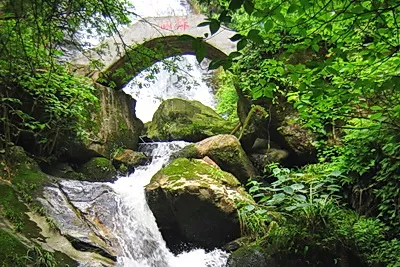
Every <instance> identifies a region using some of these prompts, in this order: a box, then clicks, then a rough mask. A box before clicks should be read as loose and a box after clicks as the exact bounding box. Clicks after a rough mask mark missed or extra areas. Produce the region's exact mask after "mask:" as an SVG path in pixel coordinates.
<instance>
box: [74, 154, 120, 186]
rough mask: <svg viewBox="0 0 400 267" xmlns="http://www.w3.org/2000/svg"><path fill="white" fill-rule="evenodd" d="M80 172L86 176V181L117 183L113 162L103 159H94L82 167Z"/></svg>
mask: <svg viewBox="0 0 400 267" xmlns="http://www.w3.org/2000/svg"><path fill="white" fill-rule="evenodd" d="M78 171H79V172H80V173H82V174H83V175H84V176H85V178H84V180H86V181H91V182H110V181H115V180H116V176H117V171H116V170H115V168H114V166H113V165H112V163H111V161H110V160H108V159H106V158H102V157H95V158H92V159H91V160H89V161H88V162H86V163H85V164H83V165H82V166H80V167H79V168H78Z"/></svg>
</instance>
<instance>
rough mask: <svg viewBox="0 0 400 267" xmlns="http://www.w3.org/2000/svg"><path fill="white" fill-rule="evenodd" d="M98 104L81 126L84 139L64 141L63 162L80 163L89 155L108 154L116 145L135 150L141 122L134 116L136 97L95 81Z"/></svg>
mask: <svg viewBox="0 0 400 267" xmlns="http://www.w3.org/2000/svg"><path fill="white" fill-rule="evenodd" d="M95 86H96V89H97V91H96V94H97V97H98V99H99V105H98V107H97V109H96V110H93V112H92V117H91V122H90V123H87V124H86V125H84V130H85V131H86V132H87V133H88V135H89V136H88V138H87V139H85V141H82V142H74V143H71V142H69V143H67V145H66V147H65V153H64V157H65V159H64V160H65V161H68V162H76V163H83V162H86V161H88V160H89V159H90V158H92V157H99V156H101V157H109V156H110V154H111V153H112V151H113V150H114V149H115V148H116V147H124V148H128V149H133V150H134V149H136V147H137V144H138V140H139V135H140V134H141V132H142V129H143V122H142V121H141V120H139V119H138V118H137V117H136V115H135V105H136V100H135V99H133V98H132V96H130V95H128V94H126V93H124V92H123V91H121V90H120V91H117V90H115V89H113V88H109V87H106V86H103V85H100V84H95Z"/></svg>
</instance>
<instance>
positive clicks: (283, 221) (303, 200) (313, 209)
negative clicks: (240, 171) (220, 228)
mask: <svg viewBox="0 0 400 267" xmlns="http://www.w3.org/2000/svg"><path fill="white" fill-rule="evenodd" d="M310 166H311V165H310ZM310 166H309V167H307V168H305V169H303V170H301V171H297V172H293V171H290V170H289V169H285V168H280V167H278V166H276V165H270V166H269V168H270V170H271V177H270V178H269V179H270V185H268V186H265V185H262V183H261V182H258V181H250V182H249V184H248V185H249V186H250V188H249V192H250V193H251V194H252V196H253V197H254V198H255V199H256V200H257V203H256V204H247V205H242V206H241V209H240V216H241V218H242V219H244V220H248V222H245V223H247V225H248V226H249V228H248V229H249V230H251V232H250V235H252V236H256V237H258V240H259V241H258V242H259V244H261V245H262V246H267V247H270V248H271V247H274V248H275V249H277V250H278V251H280V253H282V254H285V253H287V254H291V255H293V254H297V256H298V257H300V258H302V257H304V259H306V260H308V261H311V262H312V261H313V260H314V259H313V257H315V253H316V252H317V251H325V252H329V253H330V254H331V255H336V257H338V259H340V260H345V259H341V258H340V257H343V255H342V251H343V248H344V250H347V251H350V250H351V251H353V252H354V251H356V252H357V253H358V254H359V255H358V256H359V257H360V259H361V260H362V261H365V262H368V263H369V264H371V265H374V264H385V266H398V260H397V258H396V257H395V256H390V257H388V258H384V255H388V253H385V252H384V251H385V250H389V251H390V252H391V253H394V254H393V255H399V246H398V241H397V239H392V240H387V236H386V235H387V228H386V227H385V225H384V224H383V223H382V222H380V221H379V220H378V219H368V218H364V217H360V216H359V215H357V214H356V213H355V212H353V211H350V210H348V209H346V208H344V207H342V206H341V205H340V200H341V196H340V190H339V189H340V188H339V187H338V186H337V183H338V182H337V179H340V177H341V175H340V173H339V172H337V171H332V167H329V166H326V165H322V166H321V165H315V166H312V167H310ZM250 212H251V213H250ZM243 214H244V216H243ZM272 215H273V216H272ZM245 234H247V235H249V233H245ZM257 235H258V236H257Z"/></svg>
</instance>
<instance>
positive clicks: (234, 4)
mask: <svg viewBox="0 0 400 267" xmlns="http://www.w3.org/2000/svg"><path fill="white" fill-rule="evenodd" d="M243 2H244V0H231V2H230V3H229V7H228V8H229V9H230V10H233V11H234V10H236V9H239V8H240V7H241V6H242V5H243Z"/></svg>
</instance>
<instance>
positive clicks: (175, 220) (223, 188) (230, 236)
mask: <svg viewBox="0 0 400 267" xmlns="http://www.w3.org/2000/svg"><path fill="white" fill-rule="evenodd" d="M146 197H147V200H148V203H149V206H150V209H151V210H152V211H153V213H154V216H155V217H156V220H157V223H158V225H159V227H160V230H161V232H162V234H163V236H164V238H165V239H166V241H167V244H168V245H169V246H170V248H171V246H172V250H174V248H173V246H174V245H176V243H179V242H189V243H192V244H194V245H195V246H200V247H205V248H214V247H216V246H222V245H224V244H225V243H227V242H229V241H231V240H234V239H236V238H237V237H239V236H240V223H239V220H238V216H237V212H236V211H237V207H236V204H235V203H236V201H239V200H240V201H251V197H250V196H249V195H248V194H247V193H246V192H245V190H244V189H243V188H241V187H240V183H239V181H238V180H237V179H236V178H235V177H234V176H233V175H232V174H230V173H227V172H224V171H222V170H221V169H219V168H218V167H215V166H213V165H211V164H209V163H207V162H205V161H203V160H199V159H186V158H178V159H176V160H174V161H172V162H171V163H170V164H169V165H168V166H166V167H165V168H163V169H161V170H160V171H159V172H157V173H156V174H155V175H154V176H153V178H152V179H151V182H150V184H149V185H147V186H146Z"/></svg>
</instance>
